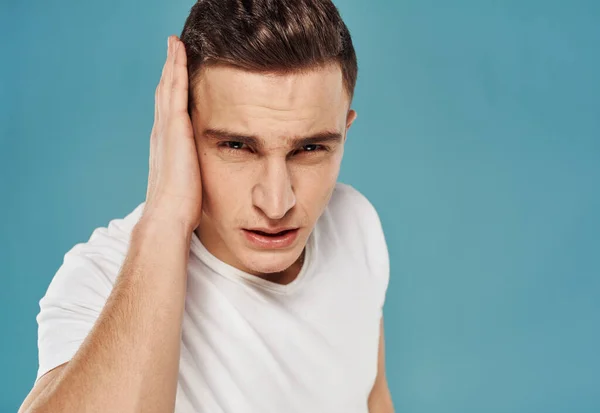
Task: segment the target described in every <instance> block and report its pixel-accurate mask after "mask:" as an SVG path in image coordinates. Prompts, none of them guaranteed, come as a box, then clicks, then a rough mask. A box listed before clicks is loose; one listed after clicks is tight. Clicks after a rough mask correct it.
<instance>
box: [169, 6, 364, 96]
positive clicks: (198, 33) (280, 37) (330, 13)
mask: <svg viewBox="0 0 600 413" xmlns="http://www.w3.org/2000/svg"><path fill="white" fill-rule="evenodd" d="M181 40H182V41H183V43H184V44H185V48H186V52H187V58H188V73H189V77H190V86H191V87H190V91H192V90H193V85H194V83H195V82H194V81H195V80H196V79H197V74H198V72H199V69H200V68H201V66H203V65H209V64H226V65H231V66H234V67H238V68H240V69H244V70H248V71H254V72H259V73H293V72H301V71H304V70H310V69H313V68H316V67H320V66H323V65H326V64H328V63H331V62H337V63H339V64H340V66H341V69H342V75H343V80H344V86H345V88H346V91H347V92H348V95H349V96H350V98H352V96H353V94H354V86H355V84H356V77H357V72H358V67H357V62H356V54H355V52H354V46H353V45H352V39H351V37H350V32H349V31H348V28H347V27H346V25H345V24H344V22H343V20H342V18H341V17H340V14H339V12H338V10H337V8H336V7H335V5H334V4H333V3H332V2H331V0H198V2H197V3H196V4H195V5H194V6H193V7H192V9H191V11H190V15H189V16H188V18H187V19H186V22H185V25H184V27H183V31H182V33H181ZM192 104H193V95H192V94H191V93H190V106H191V105H192Z"/></svg>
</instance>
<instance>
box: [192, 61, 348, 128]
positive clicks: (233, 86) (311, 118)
mask: <svg viewBox="0 0 600 413" xmlns="http://www.w3.org/2000/svg"><path fill="white" fill-rule="evenodd" d="M193 92H194V100H195V112H196V116H197V118H198V119H199V120H200V122H201V123H203V124H204V125H203V126H205V127H211V128H227V129H231V128H234V129H239V131H240V132H253V133H259V134H261V135H264V134H265V133H273V134H282V133H286V132H287V133H310V132H318V131H319V130H320V129H341V128H343V126H344V123H345V119H346V115H347V111H348V106H349V97H348V96H347V93H346V91H345V89H344V85H343V78H342V72H341V69H340V67H339V65H337V64H331V65H327V66H324V67H321V68H317V69H312V70H308V71H305V72H301V73H289V74H264V73H255V72H249V71H245V70H241V69H237V68H233V67H228V66H209V67H206V68H203V69H202V72H201V73H200V76H199V78H198V81H197V82H196V83H195V85H194V91H193Z"/></svg>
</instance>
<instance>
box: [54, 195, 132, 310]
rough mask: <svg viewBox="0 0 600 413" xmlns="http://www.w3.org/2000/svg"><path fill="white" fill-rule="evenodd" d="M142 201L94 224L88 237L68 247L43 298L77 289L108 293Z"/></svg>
mask: <svg viewBox="0 0 600 413" xmlns="http://www.w3.org/2000/svg"><path fill="white" fill-rule="evenodd" d="M142 209H143V203H142V204H139V205H138V206H137V207H135V208H134V209H133V210H132V211H131V212H129V213H128V214H127V215H125V216H122V217H119V218H114V219H112V220H110V221H109V222H108V223H107V224H106V225H105V226H102V227H97V228H95V229H94V230H93V231H92V233H91V235H90V237H89V239H88V240H86V241H85V242H80V243H77V244H75V245H74V246H73V247H72V248H71V249H70V250H68V251H67V252H66V253H65V255H64V257H63V262H62V264H61V265H60V267H59V268H58V270H57V272H56V274H55V275H54V277H53V278H52V280H51V282H50V285H49V287H48V290H47V292H46V297H45V298H46V299H48V298H49V297H51V296H60V295H63V294H64V293H65V292H76V291H77V289H78V288H79V289H85V290H87V291H96V292H97V293H100V294H101V295H107V294H110V291H111V289H112V286H113V285H114V281H115V279H116V277H117V275H118V273H119V271H120V268H121V265H122V264H123V261H124V260H125V257H126V255H127V251H128V249H129V239H130V236H131V231H132V230H133V227H134V226H135V224H136V223H137V221H138V220H139V218H140V216H141V212H142Z"/></svg>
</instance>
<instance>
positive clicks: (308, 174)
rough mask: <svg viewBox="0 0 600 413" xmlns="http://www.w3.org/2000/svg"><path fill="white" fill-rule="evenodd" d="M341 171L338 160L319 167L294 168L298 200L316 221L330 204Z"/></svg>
mask: <svg viewBox="0 0 600 413" xmlns="http://www.w3.org/2000/svg"><path fill="white" fill-rule="evenodd" d="M339 171H340V161H339V159H337V158H335V159H334V158H332V159H330V160H329V161H328V162H325V163H323V164H320V165H318V166H317V165H313V166H309V167H301V166H298V167H296V168H294V170H293V172H292V173H293V176H294V188H295V190H294V192H295V195H296V200H297V202H298V203H299V204H300V205H302V209H304V210H305V211H307V212H308V213H309V215H311V216H312V217H313V218H314V219H316V218H317V217H316V215H320V214H321V212H322V211H323V209H324V208H325V206H326V205H327V203H328V202H329V199H330V198H331V194H332V193H333V190H334V188H335V184H336V182H337V177H338V174H339Z"/></svg>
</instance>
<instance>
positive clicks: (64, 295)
mask: <svg viewBox="0 0 600 413" xmlns="http://www.w3.org/2000/svg"><path fill="white" fill-rule="evenodd" d="M122 227H123V221H122V220H113V221H111V223H110V224H109V226H108V228H98V229H96V230H95V231H94V232H93V234H92V236H91V238H90V240H89V241H88V242H87V243H82V244H77V245H76V246H75V247H73V248H72V249H71V250H70V251H69V252H67V254H65V256H64V260H63V263H62V265H61V266H60V268H59V269H58V270H57V272H56V274H55V275H54V277H53V278H52V281H51V282H50V285H49V286H48V289H47V291H46V294H45V295H44V296H43V297H42V299H41V300H40V301H39V307H40V311H39V313H38V315H37V317H36V321H37V324H38V361H39V366H38V371H37V376H36V381H37V380H38V379H39V378H40V377H42V376H43V375H44V374H46V373H47V372H48V371H50V370H52V369H54V368H55V367H57V366H59V365H61V364H63V363H65V362H68V361H70V360H71V359H72V358H73V356H74V355H75V353H76V352H77V350H78V349H79V347H80V346H81V344H82V343H83V341H84V340H85V338H86V337H87V335H88V334H89V332H90V330H91V329H92V327H93V326H94V323H95V322H96V320H97V319H98V316H99V315H100V312H101V311H102V308H103V307H104V305H105V303H106V301H107V299H108V297H109V296H110V293H111V291H112V287H113V285H114V282H115V280H116V277H117V275H118V273H119V270H120V267H121V265H122V262H123V261H124V257H125V254H126V250H127V239H126V238H127V234H125V233H124V232H123V231H122Z"/></svg>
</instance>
